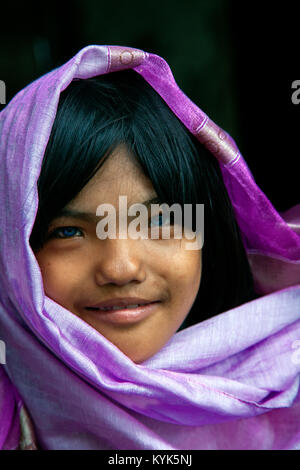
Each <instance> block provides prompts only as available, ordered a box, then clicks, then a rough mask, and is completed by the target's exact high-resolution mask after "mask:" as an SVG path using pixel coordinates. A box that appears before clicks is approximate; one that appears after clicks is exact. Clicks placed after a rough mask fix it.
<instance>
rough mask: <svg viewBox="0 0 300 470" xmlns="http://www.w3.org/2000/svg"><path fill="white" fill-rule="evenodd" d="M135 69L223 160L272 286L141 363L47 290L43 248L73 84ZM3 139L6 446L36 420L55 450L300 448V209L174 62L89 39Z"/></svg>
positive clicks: (23, 105)
mask: <svg viewBox="0 0 300 470" xmlns="http://www.w3.org/2000/svg"><path fill="white" fill-rule="evenodd" d="M126 68H133V69H134V70H135V71H136V72H137V73H139V74H141V75H142V76H143V77H144V78H145V80H147V81H148V82H149V83H150V85H151V86H152V87H153V88H154V89H155V90H156V91H157V92H158V93H159V94H160V95H161V96H162V98H163V99H164V100H165V101H166V103H167V104H168V106H169V107H170V108H171V109H172V111H173V112H174V113H175V114H176V115H177V117H178V118H179V119H180V120H181V121H182V122H183V123H184V124H185V126H186V127H187V128H188V129H189V130H190V131H191V132H192V133H193V134H194V135H196V136H197V138H198V139H199V140H200V141H201V142H202V143H203V144H204V145H205V146H206V147H207V148H208V149H209V150H210V151H211V152H212V153H213V154H214V155H215V157H216V158H218V161H219V164H220V167H221V170H222V174H223V177H224V182H225V185H226V188H227V190H228V193H229V196H230V198H231V201H232V203H233V206H234V209H235V213H236V218H237V221H238V224H239V227H240V229H241V232H242V235H243V240H244V243H245V247H246V249H247V253H248V256H249V260H250V263H251V267H252V270H253V275H254V279H255V285H256V289H257V292H259V293H260V294H261V296H260V297H259V298H258V299H256V300H254V301H252V302H249V303H246V304H244V305H241V306H239V307H237V308H235V309H232V310H230V311H227V312H224V313H222V314H219V315H217V316H215V317H213V318H211V319H209V320H206V321H203V322H200V323H199V324H197V325H194V326H192V327H190V328H187V329H185V330H182V331H180V332H178V333H176V334H175V335H174V336H173V337H172V339H171V340H170V341H169V342H168V343H167V344H166V345H165V347H163V349H161V350H160V351H159V352H158V353H157V354H155V355H154V356H153V357H152V358H150V359H148V360H147V361H145V362H144V363H142V364H139V365H137V364H135V363H134V362H132V361H131V360H130V359H129V358H128V357H126V356H125V355H124V354H123V353H122V352H121V351H120V350H119V349H118V348H117V347H116V346H114V345H113V344H112V343H110V342H109V341H108V340H107V339H106V338H105V337H103V336H102V335H101V334H100V333H98V332H97V331H96V330H94V329H93V328H92V327H91V326H90V325H88V324H87V323H85V322H84V321H82V320H81V319H80V318H78V317H76V316H75V315H74V314H72V313H71V312H69V311H68V310H66V309H65V308H63V307H62V306H60V305H59V304H57V303H56V302H54V301H53V300H51V299H50V298H48V297H47V296H45V294H44V290H43V282H42V277H41V272H40V269H39V266H38V263H37V261H36V259H35V256H34V254H33V252H32V250H31V248H30V245H29V237H30V233H31V230H32V227H33V224H34V220H35V216H36V212H37V208H38V196H37V180H38V177H39V172H40V168H41V164H42V160H43V155H44V152H45V148H46V145H47V142H48V138H49V135H50V132H51V128H52V124H53V121H54V119H55V114H56V109H57V105H58V101H59V96H60V92H61V91H62V90H64V89H65V88H66V87H67V86H68V85H69V83H70V82H71V81H72V80H73V79H74V78H83V79H85V78H89V77H93V76H96V75H100V74H104V73H109V72H113V71H116V70H121V69H126ZM0 139H1V141H0V177H1V185H0V220H1V225H0V235H1V236H0V267H1V270H0V272H1V274H0V292H1V297H0V300H1V302H0V340H1V341H3V342H4V343H5V345H6V363H5V364H3V365H1V366H0V448H2V449H15V448H17V447H18V444H19V440H20V422H21V423H22V420H23V422H24V420H26V419H27V416H30V417H31V420H32V423H33V426H34V432H35V435H36V439H37V443H38V447H39V448H41V449H300V394H299V374H300V206H296V207H294V208H292V209H291V210H289V211H287V212H286V213H285V214H279V213H278V212H277V211H276V210H275V209H274V207H273V206H272V204H271V203H270V201H269V200H268V199H267V198H266V197H265V195H264V194H263V193H262V192H261V191H260V189H259V188H258V187H257V186H256V184H255V182H254V180H253V177H252V176H251V173H250V171H249V169H248V167H247V165H246V163H245V161H244V160H243V158H242V156H241V155H240V153H239V151H238V148H237V147H236V145H235V143H234V141H233V140H232V139H231V137H230V136H229V135H228V134H227V133H226V132H224V131H223V130H222V129H220V128H219V127H218V126H217V125H216V124H214V123H213V122H212V121H211V120H210V119H209V118H208V116H207V115H206V114H204V113H203V112H202V111H201V110H200V109H199V108H198V107H197V106H196V105H195V104H194V103H192V102H191V101H190V100H189V99H188V98H187V97H186V96H185V95H184V94H183V93H182V91H181V90H180V89H179V88H178V87H177V85H176V83H175V82H174V79H173V76H172V74H171V71H170V69H169V67H168V65H167V64H166V62H165V61H164V60H163V59H161V58H160V57H158V56H156V55H153V54H147V53H145V52H143V51H140V50H135V49H132V48H125V47H118V46H110V47H108V46H97V45H92V46H88V47H85V48H84V49H82V50H81V51H79V52H78V53H77V54H76V55H75V56H74V57H73V58H72V59H71V60H69V61H68V62H67V63H66V64H64V65H63V66H61V67H59V68H57V69H55V70H53V71H51V72H50V73H48V74H46V75H44V76H43V77H41V78H40V79H38V80H36V81H35V82H33V83H31V84H30V85H28V86H27V87H26V88H25V89H23V90H22V91H20V92H19V93H18V94H17V95H16V96H15V97H14V98H13V100H12V101H11V102H10V103H9V104H8V105H7V106H6V108H5V109H4V110H3V111H2V113H1V114H0ZM26 413H27V414H26Z"/></svg>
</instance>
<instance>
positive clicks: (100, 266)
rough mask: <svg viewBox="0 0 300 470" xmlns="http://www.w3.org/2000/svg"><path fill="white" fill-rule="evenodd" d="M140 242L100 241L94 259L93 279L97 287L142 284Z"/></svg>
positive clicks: (143, 268) (142, 266) (142, 272)
mask: <svg viewBox="0 0 300 470" xmlns="http://www.w3.org/2000/svg"><path fill="white" fill-rule="evenodd" d="M97 248H98V247H97ZM141 248H142V247H141V241H139V240H131V239H125V240H124V239H109V238H108V239H106V240H101V246H100V247H99V248H98V250H99V251H98V253H97V258H96V259H95V278H96V283H97V284H98V285H101V286H102V285H105V284H108V283H111V284H116V285H123V284H128V283H129V282H133V281H135V282H143V281H144V280H145V278H146V271H145V260H144V258H143V251H144V250H143V249H141Z"/></svg>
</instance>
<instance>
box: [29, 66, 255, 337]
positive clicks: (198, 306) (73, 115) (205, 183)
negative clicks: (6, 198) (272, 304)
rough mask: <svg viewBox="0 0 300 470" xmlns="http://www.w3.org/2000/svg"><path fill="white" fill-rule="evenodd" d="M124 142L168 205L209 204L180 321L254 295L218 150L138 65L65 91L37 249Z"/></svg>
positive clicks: (36, 231) (41, 184)
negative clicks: (192, 294) (193, 287)
mask: <svg viewBox="0 0 300 470" xmlns="http://www.w3.org/2000/svg"><path fill="white" fill-rule="evenodd" d="M121 143H125V144H126V145H127V147H128V149H129V150H130V151H131V152H132V153H133V155H134V156H135V158H136V159H137V161H138V162H139V164H140V165H141V167H142V170H143V171H144V174H145V175H146V176H147V177H148V178H150V180H151V182H152V185H153V187H154V189H155V190H156V192H157V195H158V197H159V198H160V200H161V201H163V202H166V203H167V204H169V205H172V204H173V203H179V204H180V205H181V206H182V207H183V204H193V207H195V205H196V204H204V218H205V224H204V245H203V248H202V277H201V283H200V288H199V292H198V295H197V297H196V299H195V302H194V304H193V307H192V309H191V311H190V312H189V314H188V316H187V318H186V320H185V322H184V323H183V325H182V326H181V328H180V329H182V328H185V327H187V326H190V325H192V324H195V323H198V322H199V321H202V320H204V319H206V318H209V317H211V316H214V315H216V314H218V313H220V312H223V311H226V310H229V309H231V308H233V307H235V306H238V305H240V304H242V303H245V302H247V301H249V300H252V299H254V298H255V293H254V289H253V279H252V274H251V270H250V267H249V263H248V259H247V256H246V252H245V249H244V246H243V243H242V239H241V234H240V232H239V228H238V225H237V222H236V220H235V216H234V212H233V208H232V205H231V201H230V199H229V196H228V193H227V190H226V188H225V185H224V182H223V179H222V174H221V171H220V167H219V164H218V162H217V160H216V158H215V157H214V156H213V155H212V154H211V153H210V152H209V151H208V150H207V149H206V148H205V147H204V146H203V145H201V144H200V143H199V141H198V140H197V139H196V138H195V137H194V136H193V135H192V134H191V133H190V132H189V131H188V130H187V129H186V127H185V126H184V125H183V124H182V123H181V122H180V120H179V119H178V118H177V117H176V116H175V115H174V114H173V112H172V111H171V110H170V109H169V108H168V106H167V105H166V103H165V102H164V101H163V100H162V98H161V97H160V96H159V95H158V94H157V93H156V92H155V91H154V89H153V88H152V87H151V86H150V85H149V84H148V83H147V82H146V81H145V80H144V79H143V78H142V77H141V76H140V75H138V74H137V73H136V72H135V71H133V70H125V71H122V72H114V73H110V74H107V75H101V76H98V77H93V78H89V79H85V80H81V79H75V80H73V81H72V82H71V83H70V85H69V86H68V87H67V88H66V89H65V90H64V91H63V92H62V93H61V95H60V100H59V104H58V109H57V114H56V117H55V121H54V124H53V127H52V131H51V135H50V138H49V142H48V145H47V148H46V152H45V155H44V160H43V163H42V168H41V172H40V176H39V179H38V195H39V207H38V212H37V216H36V220H35V224H34V227H33V230H32V233H31V237H30V244H31V247H32V249H33V250H34V251H38V250H39V249H40V248H41V247H42V246H43V244H44V242H45V239H46V238H45V237H46V233H47V229H48V226H49V223H50V222H51V220H52V219H53V218H54V217H55V215H56V214H57V213H58V211H59V210H60V209H61V208H63V207H64V206H65V205H66V204H68V203H69V202H70V201H71V200H72V199H74V198H75V197H76V195H77V194H78V193H79V192H80V190H81V189H82V188H83V187H84V186H85V185H86V184H87V182H88V181H89V180H90V179H91V178H92V177H93V176H94V174H95V173H96V171H97V170H98V169H99V168H100V166H101V165H102V164H103V163H104V161H105V160H106V159H107V158H108V157H109V155H110V154H111V153H112V151H113V150H114V149H115V148H116V147H117V146H118V145H119V144H121Z"/></svg>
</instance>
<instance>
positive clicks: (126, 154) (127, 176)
mask: <svg viewBox="0 0 300 470" xmlns="http://www.w3.org/2000/svg"><path fill="white" fill-rule="evenodd" d="M155 194H156V192H155V190H154V188H153V185H152V182H151V180H150V179H149V178H148V177H147V176H146V175H145V174H144V173H143V170H142V168H141V166H140V164H139V162H138V161H137V160H136V158H135V157H134V155H133V154H132V153H131V152H130V151H129V150H128V149H127V147H126V146H125V145H124V144H121V145H119V146H118V147H117V148H116V149H115V150H114V151H113V152H112V153H111V155H110V156H109V157H108V158H107V159H106V161H105V162H104V164H103V165H102V166H101V168H99V170H98V171H97V172H96V174H95V175H94V176H93V178H91V180H90V181H89V182H88V183H87V184H86V185H85V186H84V188H83V189H82V190H81V191H80V193H79V194H78V195H77V196H76V198H75V199H74V200H73V203H80V204H83V205H87V206H90V205H95V204H96V205H98V204H99V203H101V202H110V203H111V204H113V203H114V200H115V202H117V199H118V197H119V195H127V196H128V202H129V200H130V199H131V198H132V199H133V202H136V199H139V200H144V199H147V198H150V197H154V196H155ZM104 199H105V200H106V201H104ZM72 205H73V204H72Z"/></svg>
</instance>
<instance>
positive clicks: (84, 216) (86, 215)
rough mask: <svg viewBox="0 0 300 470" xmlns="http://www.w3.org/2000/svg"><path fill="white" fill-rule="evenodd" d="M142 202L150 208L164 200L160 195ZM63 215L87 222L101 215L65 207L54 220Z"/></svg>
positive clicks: (95, 219) (96, 220)
mask: <svg viewBox="0 0 300 470" xmlns="http://www.w3.org/2000/svg"><path fill="white" fill-rule="evenodd" d="M140 204H143V205H144V206H146V207H147V208H148V207H149V206H150V205H151V204H162V201H161V199H160V198H159V197H158V196H155V197H154V198H152V199H147V200H146V201H144V202H141V203H140ZM63 217H65V218H72V219H78V220H85V221H86V222H98V220H99V217H100V216H99V215H96V214H95V213H93V212H84V211H79V210H77V209H71V208H68V207H64V208H63V209H61V210H60V211H59V212H58V213H57V214H56V216H55V217H53V219H52V222H53V221H54V220H56V219H60V218H63Z"/></svg>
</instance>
